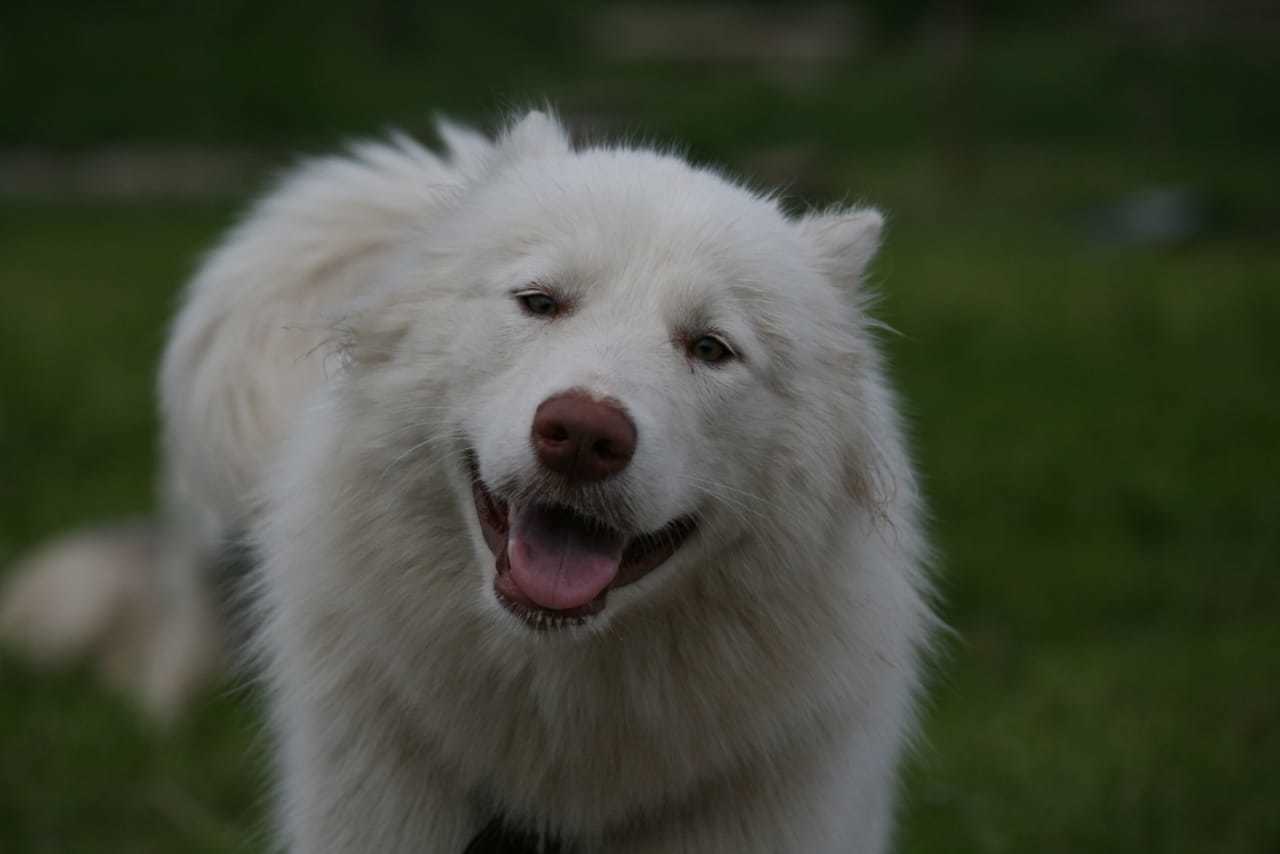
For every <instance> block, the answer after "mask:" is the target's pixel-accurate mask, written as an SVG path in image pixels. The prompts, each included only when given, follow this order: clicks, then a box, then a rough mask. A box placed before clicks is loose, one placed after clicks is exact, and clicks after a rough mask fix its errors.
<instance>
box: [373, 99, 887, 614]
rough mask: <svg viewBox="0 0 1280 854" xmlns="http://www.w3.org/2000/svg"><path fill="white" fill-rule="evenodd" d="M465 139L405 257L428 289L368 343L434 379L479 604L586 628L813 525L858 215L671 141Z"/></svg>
mask: <svg viewBox="0 0 1280 854" xmlns="http://www.w3.org/2000/svg"><path fill="white" fill-rule="evenodd" d="M467 143H468V145H470V146H472V147H471V148H469V149H468V151H467V152H466V156H465V157H459V159H460V160H461V161H462V163H461V168H463V169H464V170H465V171H466V172H467V173H468V174H467V180H466V183H465V186H464V187H463V188H462V190H461V191H460V192H458V193H457V198H456V199H455V200H454V201H453V202H452V203H451V204H450V207H449V211H448V214H447V215H446V216H442V217H440V218H439V219H438V221H437V222H436V223H434V224H433V226H432V228H431V229H429V230H428V231H429V233H428V234H426V235H425V236H424V237H423V238H422V240H421V243H420V245H418V246H417V247H416V248H415V249H414V250H412V251H411V252H410V253H409V255H408V256H407V258H408V260H407V261H406V264H405V269H406V270H408V271H411V274H412V275H421V276H423V277H429V278H430V279H431V280H432V281H433V283H434V285H433V286H434V287H437V288H440V289H443V290H444V291H445V292H447V293H448V294H449V295H450V297H451V299H449V300H447V308H442V307H441V306H440V305H438V304H432V303H430V302H428V303H423V304H422V308H421V310H420V311H419V312H418V315H417V316H415V317H411V326H410V327H409V328H407V329H406V330H405V331H404V335H403V340H402V341H401V342H400V343H399V344H398V345H397V348H396V350H395V351H394V353H395V355H393V356H391V358H392V359H394V360H398V361H399V362H401V369H402V370H403V369H404V368H405V367H406V366H408V367H410V368H411V369H414V370H421V371H424V372H445V373H447V374H448V379H447V385H445V386H440V385H436V386H434V387H435V388H437V389H438V391H437V393H438V394H440V395H441V399H433V400H423V401H420V405H421V406H422V407H426V408H430V409H432V412H440V413H442V415H443V417H442V418H441V419H440V420H441V421H442V422H444V423H445V426H446V427H447V432H448V437H449V440H448V441H449V450H448V452H447V453H446V452H444V451H440V452H439V453H437V455H436V456H437V457H438V458H441V459H446V460H447V465H449V466H451V467H452V468H453V469H454V470H455V471H456V476H457V481H458V484H459V486H460V487H461V488H465V490H466V495H467V504H468V511H467V512H468V516H469V517H470V519H471V520H472V525H471V527H472V533H473V535H474V539H475V546H476V548H477V551H478V552H479V553H480V554H481V555H482V556H483V563H484V564H485V566H486V572H487V574H488V576H487V577H488V578H489V579H490V580H491V583H490V584H488V585H487V586H488V588H489V590H490V592H491V596H492V600H493V602H494V603H496V604H495V611H497V610H498V606H501V607H502V608H505V609H506V610H507V611H509V612H511V613H514V614H516V615H517V616H519V617H521V618H523V621H524V622H525V623H527V624H528V625H531V626H534V627H543V628H550V627H559V626H564V625H577V624H581V623H589V624H593V625H598V624H600V623H601V621H602V618H603V617H604V615H605V614H611V613H614V612H616V611H618V610H619V609H620V608H625V607H626V603H627V601H628V599H629V598H631V597H639V596H643V595H644V591H645V589H646V588H648V587H649V586H651V585H658V584H661V583H662V581H661V579H662V578H663V577H666V576H668V575H672V574H675V573H677V572H678V571H680V570H679V567H680V566H682V565H686V566H687V565H692V564H696V563H698V562H699V558H698V556H699V555H700V554H701V555H702V556H704V557H705V556H706V555H707V554H708V553H709V551H710V547H712V546H715V545H721V546H722V545H724V544H725V543H726V542H728V541H731V540H733V539H735V538H740V537H743V536H751V535H752V532H753V531H758V530H759V529H761V528H764V527H768V526H778V525H792V526H796V525H799V526H804V525H814V526H817V529H821V528H822V527H823V524H825V525H826V526H827V527H829V526H830V523H829V521H826V522H823V523H821V524H820V521H819V520H815V519H813V518H812V517H813V516H814V513H815V512H817V511H815V510H814V507H816V506H819V505H826V504H829V503H830V495H832V494H836V493H838V492H840V491H841V489H842V485H841V484H842V482H844V481H846V480H847V475H848V472H847V471H846V470H845V467H846V465H847V463H846V461H844V460H843V457H842V454H844V452H845V450H846V449H847V448H848V447H849V443H850V441H852V436H851V434H852V432H853V430H854V427H853V425H852V424H851V423H850V412H849V407H850V406H856V405H857V401H856V397H857V394H858V384H857V373H858V371H859V361H860V360H862V359H864V358H869V356H868V355H867V354H868V353H869V351H868V350H867V349H866V342H865V338H866V335H865V332H864V324H865V321H864V318H863V317H862V313H861V309H860V306H859V303H858V300H857V299H855V298H853V297H852V296H851V295H852V294H853V293H854V292H855V291H856V282H857V280H858V279H859V278H860V277H861V275H862V272H863V268H864V267H865V265H866V264H867V262H868V261H869V260H870V258H871V256H872V254H873V253H874V251H875V249H876V246H877V243H878V240H879V231H880V225H881V218H880V216H879V214H877V213H876V212H874V211H870V210H848V211H839V212H832V213H825V214H820V215H811V216H809V217H805V218H802V219H798V220H797V219H793V218H790V217H788V216H786V215H785V214H784V213H783V212H782V211H780V209H779V207H778V205H777V203H776V202H775V201H774V200H772V199H769V198H765V197H762V196H760V195H758V194H756V193H753V192H751V191H750V190H747V189H745V188H743V187H742V186H740V185H736V184H734V183H732V182H729V181H727V180H725V179H724V178H722V177H720V176H719V175H716V174H714V173H713V172H710V171H708V170H705V169H698V168H693V167H690V166H689V165H687V164H686V163H685V162H683V161H682V160H680V159H678V158H676V157H672V156H666V155H662V154H658V153H654V152H651V151H642V150H632V149H618V148H589V149H584V150H577V151H575V150H573V149H572V147H571V146H570V144H569V142H568V140H567V139H566V137H565V134H564V132H563V131H562V130H561V128H560V127H559V126H558V125H557V124H556V123H555V122H554V121H553V120H552V119H549V118H547V117H546V116H544V115H542V114H537V113H535V114H531V115H530V116H528V117H526V118H525V119H524V120H522V121H521V122H519V123H518V124H516V125H515V126H514V127H513V128H511V129H510V130H509V131H508V132H507V133H506V134H505V136H504V137H502V138H500V139H499V140H498V141H497V142H496V143H495V144H494V145H493V146H492V147H490V148H483V147H476V143H474V141H471V140H468V141H467ZM421 271H425V272H421ZM437 381H438V378H437ZM396 407H397V408H398V409H399V410H402V411H405V412H406V413H412V411H413V406H411V405H407V404H406V401H396ZM410 417H416V418H419V419H421V418H422V414H421V413H417V414H416V415H411V416H410ZM846 433H849V434H850V435H845V434H846ZM437 450H439V446H437ZM798 473H803V474H798ZM797 478H799V479H800V481H803V482H800V481H797ZM784 504H785V505H786V506H781V505H784Z"/></svg>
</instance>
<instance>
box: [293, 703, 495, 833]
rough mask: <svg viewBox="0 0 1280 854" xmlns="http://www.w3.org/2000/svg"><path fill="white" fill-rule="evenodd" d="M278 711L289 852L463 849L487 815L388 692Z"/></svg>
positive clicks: (308, 704)
mask: <svg viewBox="0 0 1280 854" xmlns="http://www.w3.org/2000/svg"><path fill="white" fill-rule="evenodd" d="M298 705H299V706H300V707H299V708H296V709H295V710H293V712H294V713H292V714H291V713H290V711H291V710H290V709H289V708H288V704H283V705H282V706H281V707H280V709H279V711H281V712H282V714H283V719H282V720H281V737H282V742H283V743H282V747H283V751H282V756H283V768H282V769H281V772H282V785H283V795H284V797H283V799H282V805H281V809H282V815H281V817H280V818H281V822H282V825H283V830H284V837H285V839H286V845H287V850H288V852H289V853H290V854H369V853H370V852H378V854H409V852H413V854H437V852H439V854H457V852H461V851H462V850H463V849H464V848H466V846H467V843H468V841H469V840H470V839H471V838H472V837H473V836H474V835H475V834H476V833H477V832H478V831H479V829H480V824H481V820H480V818H479V817H478V816H477V815H476V814H475V813H474V811H473V809H472V808H471V806H470V804H469V803H468V800H467V798H466V797H465V795H464V794H463V793H462V792H460V791H459V790H458V788H457V787H455V786H451V785H450V784H449V782H448V781H447V780H445V779H443V777H442V775H441V772H440V770H439V768H438V766H437V765H436V764H435V763H434V762H433V761H432V759H431V757H430V753H429V751H428V750H426V749H425V748H424V746H423V745H422V743H421V742H420V741H419V740H418V739H417V738H415V737H414V736H412V735H410V734H409V732H408V731H407V729H406V728H405V726H404V725H403V722H402V721H400V720H397V717H398V716H397V715H396V714H395V713H394V712H392V711H391V710H390V708H389V705H390V704H388V703H386V702H385V701H384V699H383V698H379V697H377V696H376V695H372V694H369V693H365V694H364V695H363V696H359V695H357V696H356V697H353V696H352V695H350V694H346V695H345V696H343V697H342V698H340V702H327V703H326V702H315V700H314V698H312V702H309V703H307V704H306V706H305V707H301V704H298Z"/></svg>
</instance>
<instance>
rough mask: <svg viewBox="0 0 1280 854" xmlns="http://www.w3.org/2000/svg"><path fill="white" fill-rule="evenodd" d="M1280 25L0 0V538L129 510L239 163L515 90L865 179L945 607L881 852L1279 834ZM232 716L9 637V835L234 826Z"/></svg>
mask: <svg viewBox="0 0 1280 854" xmlns="http://www.w3.org/2000/svg"><path fill="white" fill-rule="evenodd" d="M1278 47H1280V14H1277V12H1276V10H1275V9H1274V8H1272V6H1271V5H1269V4H1266V3H1261V2H1249V0H1231V2H1225V3H1218V4H1212V5H1210V4H1208V3H1199V2H1192V0H1176V2H1167V3H1155V2H1154V0H1153V2H1150V3H1143V2H1134V1H1133V0H1130V2H1122V3H1118V4H1099V3H1069V2H1062V0H1055V2H1049V3H1043V4H1036V5H1035V8H1034V10H1030V9H1025V8H1021V6H1020V4H1014V3H1012V2H997V3H994V4H989V5H987V4H984V6H983V7H982V8H981V9H980V10H979V9H978V8H977V7H975V6H969V5H967V4H948V3H930V2H924V0H912V2H905V3H890V2H869V3H865V4H855V5H822V6H806V5H798V6H797V5H782V4H767V3H756V4H749V5H737V6H729V5H713V6H708V5H705V4H679V5H651V4H632V5H625V6H604V5H599V4H586V3H569V4H560V3H549V2H544V0H535V2H523V3H503V4H497V5H494V6H490V7H485V8H480V7H475V8H471V7H464V8H458V9H445V8H437V7H435V6H431V5H428V4H415V3H412V2H408V0H379V2H370V3H364V4H341V3H338V2H332V0H310V2H306V3H303V2H300V0H285V2H279V3H272V4H259V3H251V2H246V0H235V2H226V3H220V4H159V3H153V2H142V0H132V2H113V3H110V4H101V3H90V2H88V0H63V2H50V3H35V2H28V0H9V2H7V3H5V4H4V6H3V7H0V104H3V105H4V110H3V118H2V119H0V364H3V365H4V370H2V371H0V565H3V564H5V563H7V562H8V561H9V560H10V559H11V558H12V557H14V556H16V555H17V554H18V553H19V551H20V550H22V549H23V548H26V547H29V546H31V545H33V544H34V543H36V542H37V541H39V540H40V539H41V538H43V537H46V536H48V535H51V534H53V533H55V532H58V531H60V530H63V529H65V528H68V527H71V526H74V525H77V524H79V523H82V522H86V521H91V520H97V519H100V518H104V517H112V516H119V515H122V514H127V513H135V512H145V511H146V509H147V508H148V507H149V506H150V502H151V497H152V479H153V476H154V470H155V469H154V456H153V455H154V438H155V419H154V415H153V411H154V405H153V401H152V394H151V383H152V374H153V370H154V363H155V359H156V356H157V354H158V351H159V348H160V346H161V344H162V340H163V332H164V325H165V322H166V318H167V317H168V316H169V314H170V312H171V310H172V308H173V304H174V299H175V294H176V291H177V288H178V287H179V285H180V284H181V283H182V281H183V279H184V277H185V276H186V275H187V274H188V273H189V272H190V270H191V269H192V266H193V264H194V263H195V261H196V259H197V258H198V257H199V253H200V252H201V251H202V250H203V249H205V248H207V247H208V246H209V245H210V244H211V242H212V241H213V240H215V239H216V237H217V236H218V234H219V233H220V232H221V230H222V229H224V228H225V227H226V226H227V225H228V224H229V223H231V222H232V221H233V220H234V216H235V212H236V211H237V210H239V209H241V208H242V206H243V204H244V201H245V200H246V199H247V198H248V196H249V194H250V193H252V192H253V191H254V190H256V189H260V188H261V187H262V186H263V185H264V181H265V180H266V178H267V176H268V175H269V174H270V173H272V172H274V171H278V170H279V169H281V168H283V167H285V166H287V165H288V164H289V163H291V162H293V160H294V158H295V156H296V154H297V153H298V152H313V153H319V152H323V151H327V150H329V149H332V148H333V147H335V146H337V145H340V144H341V143H343V142H344V141H345V140H347V139H349V138H352V137H358V136H362V135H368V134H376V133H379V132H381V131H382V130H383V129H385V128H388V127H392V126H395V127H400V128H404V129H406V130H409V131H411V132H416V133H418V134H420V135H429V128H430V120H431V116H432V114H433V111H435V110H441V111H444V112H447V113H449V114H451V115H453V116H455V117H458V118H462V119H465V120H472V121H477V122H479V123H481V124H485V123H489V122H491V121H492V120H493V119H494V117H495V116H497V115H499V114H500V113H501V111H503V110H504V109H506V108H508V107H510V106H513V105H519V104H524V103H528V102H529V101H531V100H542V99H544V98H545V99H547V100H549V101H550V102H552V103H553V104H555V105H557V106H558V107H559V108H560V109H561V110H562V111H563V113H564V114H565V116H566V117H567V119H568V120H569V121H570V123H571V124H572V125H573V126H575V127H576V128H578V129H579V130H580V131H581V132H582V133H583V134H584V135H585V136H587V137H591V136H600V135H615V136H616V135H630V136H639V137H642V138H646V139H653V140H657V141H660V142H677V143H679V144H681V145H683V146H685V147H686V150H687V151H688V152H689V154H690V155H691V156H692V157H694V158H696V159H698V160H703V161H711V162H716V163H725V164H728V165H729V166H730V167H731V168H732V169H733V170H735V171H737V172H738V173H740V174H744V175H746V176H748V177H749V178H751V179H753V180H755V181H758V182H760V183H762V184H777V183H783V184H786V185H787V186H788V187H789V188H790V191H791V195H792V197H793V198H794V199H795V200H796V203H797V204H803V203H819V204H820V203H827V202H831V201H836V200H840V199H845V198H851V199H864V200H868V201H871V202H874V203H876V204H878V205H881V206H882V207H884V208H886V209H887V210H888V211H889V213H890V217H891V228H890V232H889V239H888V244H887V247H886V250H885V253H884V255H883V256H882V258H881V259H880V261H879V262H878V263H877V265H876V271H875V280H876V284H877V286H878V287H879V288H880V290H881V291H882V292H883V294H884V305H883V313H884V315H885V316H886V319H887V320H888V321H889V322H890V323H891V324H892V325H893V326H894V327H895V328H896V329H898V330H900V331H901V333H902V334H901V335H900V336H892V337H890V338H889V340H888V342H887V343H888V347H889V349H890V352H891V354H892V356H893V359H894V362H895V365H896V375H897V378H898V380H899V382H900V384H901V386H902V389H903V391H904V394H905V397H906V399H907V401H908V406H909V409H910V412H911V414H912V417H913V421H914V424H915V432H916V440H917V441H916V444H917V449H918V455H919V457H920V460H921V464H922V467H923V470H924V471H925V473H926V476H927V486H928V491H929V494H930V498H931V503H932V506H933V509H934V512H935V515H936V525H935V528H936V534H937V539H938V544H939V547H940V551H941V554H942V562H941V586H942V591H943V594H944V612H945V615H946V617H947V619H948V620H949V622H950V623H951V624H952V625H953V626H954V627H955V629H956V631H957V637H956V639H955V641H954V642H952V643H951V644H950V645H949V648H948V651H947V654H946V655H945V657H944V658H943V660H942V661H941V662H940V666H939V675H938V677H937V679H936V684H935V690H934V693H933V697H932V700H931V702H930V704H929V709H928V712H927V721H926V735H927V740H926V743H925V744H924V745H923V747H922V750H921V751H920V753H919V755H918V757H917V758H916V760H915V761H914V762H913V764H912V767H911V770H910V773H909V774H908V779H907V784H906V798H905V801H904V809H903V826H902V832H901V846H900V847H901V850H903V851H907V852H941V851H946V852H1026V851H1037V852H1064V853H1065V852H1082V851H1099V852H1101V851H1108V852H1127V851H1143V852H1156V851H1159V852H1207V851H1215V852H1260V854H1261V852H1276V851H1280V776H1278V775H1277V774H1276V773H1275V769H1276V768H1277V767H1280V679H1278V677H1280V571H1278V570H1280V525H1278V524H1277V523H1278V521H1280V519H1278V517H1280V453H1278V452H1280V442H1278V438H1280V335H1278V334H1277V330H1278V329H1280V100H1277V99H1276V97H1275V93H1276V92H1277V91H1280V63H1277V62H1276V57H1277V55H1280V52H1278V50H1277V48H1278ZM0 571H2V570H0ZM258 721H259V718H258V710H257V709H256V707H255V704H254V702H253V698H252V695H251V694H250V693H247V692H245V691H242V690H239V689H235V688H232V687H228V688H227V689H226V690H224V691H223V692H221V693H219V694H218V695H217V696H215V697H213V698H211V700H210V702H209V703H208V704H206V705H204V706H202V708H201V709H199V710H198V711H197V712H195V713H194V714H192V715H191V716H190V717H189V718H188V719H186V720H184V721H183V722H181V723H180V724H179V725H178V726H177V727H176V728H175V729H174V730H173V731H172V732H170V733H167V734H158V733H156V732H154V731H152V730H150V729H149V728H148V727H146V726H145V725H144V724H143V723H142V722H141V721H140V720H138V719H137V718H136V717H135V715H134V714H133V712H132V711H131V710H130V709H129V708H128V707H127V705H126V704H124V703H123V702H121V701H120V700H119V698H117V697H115V696H112V695H111V694H110V693H108V692H106V691H104V690H102V689H100V688H99V687H98V686H97V685H96V684H95V683H94V682H93V680H91V679H90V678H88V676H87V675H86V674H84V673H79V672H72V673H64V674H59V675H48V674H43V673H39V674H38V673H35V672H33V671H31V670H30V669H28V668H26V667H25V666H24V665H23V664H22V663H21V662H19V661H16V660H12V659H8V658H6V659H3V660H0V851H4V852H15V854H18V853H19V852H21V854H28V852H31V854H34V852H80V851H86V852H151V851H154V852H172V851H183V852H199V851H210V852H215V851H216V852H231V851H236V852H248V851H260V850H263V849H264V827H265V821H266V815H267V805H266V798H265V793H266V791H267V786H266V783H265V779H266V778H265V771H266V767H267V762H266V759H265V754H266V744H265V741H264V739H263V738H262V737H261V735H260V733H259V729H258V726H259V724H258Z"/></svg>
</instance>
